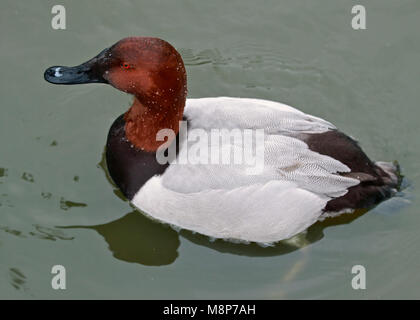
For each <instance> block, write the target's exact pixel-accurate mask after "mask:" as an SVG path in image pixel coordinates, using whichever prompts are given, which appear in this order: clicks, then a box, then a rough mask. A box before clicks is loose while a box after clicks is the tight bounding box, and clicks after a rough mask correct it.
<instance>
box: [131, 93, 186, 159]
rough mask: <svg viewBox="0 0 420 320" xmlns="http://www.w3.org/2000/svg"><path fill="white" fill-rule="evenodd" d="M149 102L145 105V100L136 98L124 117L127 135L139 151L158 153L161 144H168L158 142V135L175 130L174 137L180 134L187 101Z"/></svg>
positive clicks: (153, 100)
mask: <svg viewBox="0 0 420 320" xmlns="http://www.w3.org/2000/svg"><path fill="white" fill-rule="evenodd" d="M147 100H148V101H147V102H148V103H145V102H143V101H144V99H140V98H138V97H136V96H135V97H134V102H133V105H132V106H131V108H130V109H129V110H128V111H127V112H126V113H125V115H124V120H125V134H126V137H127V139H128V140H129V141H130V142H131V143H132V144H133V145H134V146H136V147H137V148H138V149H140V150H143V151H147V152H156V150H157V149H158V148H159V146H160V145H161V144H163V143H166V142H167V140H166V141H157V139H156V135H157V133H158V132H159V131H160V130H162V129H169V130H173V132H174V133H175V135H174V137H175V136H176V135H177V134H178V131H179V122H180V121H181V120H182V117H183V112H184V106H185V100H186V99H185V97H183V98H181V99H179V98H178V99H177V98H175V99H166V100H163V101H162V100H160V99H147ZM168 139H169V137H168Z"/></svg>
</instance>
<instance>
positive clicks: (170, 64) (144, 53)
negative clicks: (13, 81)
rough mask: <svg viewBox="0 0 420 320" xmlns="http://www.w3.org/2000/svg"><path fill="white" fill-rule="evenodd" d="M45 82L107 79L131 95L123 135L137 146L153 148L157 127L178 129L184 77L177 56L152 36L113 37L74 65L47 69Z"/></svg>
mask: <svg viewBox="0 0 420 320" xmlns="http://www.w3.org/2000/svg"><path fill="white" fill-rule="evenodd" d="M44 77H45V79H46V80H47V81H49V82H51V83H55V84H78V83H91V82H100V83H109V84H111V85H112V86H113V87H115V88H117V89H119V90H121V91H124V92H127V93H130V94H133V95H134V96H135V98H134V102H133V105H132V106H131V108H130V109H129V110H128V111H127V113H126V114H125V117H124V119H125V121H126V127H125V129H126V136H127V138H128V139H129V140H130V141H131V142H132V143H133V144H134V145H135V146H137V147H138V148H141V149H143V150H146V151H156V149H157V148H158V147H159V145H160V144H162V143H163V142H162V141H156V134H157V132H158V131H159V130H161V129H172V130H174V131H175V133H177V132H178V130H179V121H180V120H182V114H183V110H184V106H185V100H186V96H187V79H186V72H185V67H184V63H183V61H182V58H181V56H180V54H179V53H178V52H177V51H176V50H175V48H174V47H172V46H171V45H170V44H169V43H168V42H166V41H164V40H161V39H157V38H146V37H132V38H125V39H122V40H120V41H118V42H117V43H116V44H114V45H113V46H112V47H110V48H108V49H105V50H103V51H102V52H101V53H100V54H99V55H98V56H96V57H95V58H93V59H91V60H89V61H87V62H85V63H83V64H81V65H80V66H77V67H70V68H69V67H51V68H48V69H47V70H46V71H45V74H44Z"/></svg>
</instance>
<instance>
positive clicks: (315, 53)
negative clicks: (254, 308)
mask: <svg viewBox="0 0 420 320" xmlns="http://www.w3.org/2000/svg"><path fill="white" fill-rule="evenodd" d="M359 3H360V4H364V5H365V6H366V10H367V29H366V30H359V31H355V30H353V29H352V28H351V19H352V15H351V7H352V5H353V4H354V3H353V2H351V1H344V0H340V1H337V0H323V1H321V0H318V1H291V0H290V1H285V0H283V1H279V0H272V1H250V0H240V1H239V0H235V1H221V0H216V1H213V0H212V1H192V0H177V1H169V0H168V1H156V0H154V1H134V0H133V1H128V0H125V1H105V0H104V1H99V0H98V1H89V2H87V3H86V2H82V1H80V2H76V1H64V0H63V1H60V2H59V4H63V5H64V6H65V7H66V12H67V21H66V22H67V29H66V30H53V29H52V28H51V18H52V14H51V7H52V6H53V5H54V4H57V3H56V1H11V0H10V1H9V0H2V2H1V4H0V35H1V51H0V67H1V76H0V81H1V82H0V99H1V100H0V101H1V103H0V114H1V116H0V298H24V299H32V298H49V299H60V298H66V299H67V298H268V299H277V298H305V299H307V298H329V299H335V298H351V299H353V298H354V299H365V298H373V299H377V298H420V288H419V282H420V281H419V280H420V276H419V272H418V270H419V264H420V251H419V249H418V246H419V245H418V244H419V242H420V233H419V229H420V212H419V211H420V210H419V205H420V203H419V199H418V197H416V196H417V186H418V184H419V183H420V176H419V169H420V165H419V161H418V159H419V158H420V143H419V141H420V139H419V125H418V121H419V117H420V81H419V79H420V63H419V60H420V59H419V58H420V41H419V38H420V37H419V29H420V19H419V15H420V3H419V2H418V1H416V0H411V1H409V0H401V1H395V0H386V1H385V0H369V1H366V0H361V1H360V2H359ZM130 35H147V36H156V37H161V38H163V39H166V40H168V41H169V42H171V43H172V44H173V45H174V46H175V47H176V48H177V49H178V50H179V51H180V52H181V54H182V56H183V57H184V60H185V63H186V66H187V72H188V77H189V78H188V80H189V83H188V86H189V96H190V97H207V96H223V95H225V96H240V97H256V98H264V99H270V100H276V101H281V102H284V103H287V104H290V105H292V106H295V107H297V108H299V109H301V110H303V111H305V112H308V113H311V114H314V115H316V116H320V117H323V118H325V119H327V120H329V121H331V122H333V123H334V124H335V125H336V126H337V127H339V128H340V129H341V130H343V131H344V132H346V133H348V134H349V135H352V136H353V137H355V138H357V139H358V140H359V141H360V142H361V145H362V147H363V148H364V150H365V151H366V152H367V153H368V155H369V156H370V157H371V158H373V159H375V160H383V161H391V160H395V159H398V161H399V162H400V164H401V167H402V170H403V173H404V175H405V177H406V178H405V181H404V187H405V189H404V190H403V191H402V192H400V193H399V194H398V197H396V198H393V199H391V200H389V201H386V202H384V203H382V204H381V205H379V206H378V207H376V208H375V209H373V210H371V211H369V212H368V213H366V214H364V215H361V216H360V217H358V218H357V219H353V220H352V221H350V220H351V219H347V220H346V221H339V222H340V224H338V225H334V226H329V225H328V224H317V225H315V226H313V227H312V228H311V229H310V231H309V232H308V234H307V235H306V236H305V235H302V236H300V237H297V238H296V239H294V241H293V242H292V243H290V242H289V243H282V244H279V245H278V246H276V247H274V248H261V247H258V246H256V245H251V246H246V245H235V244H229V243H225V242H223V241H216V242H210V241H209V240H208V239H207V238H206V237H202V236H199V235H194V234H192V233H190V232H185V231H182V232H181V233H178V232H176V231H174V230H172V229H171V228H169V227H167V226H165V225H161V224H158V223H155V222H152V221H150V220H149V219H147V218H145V217H144V216H142V215H141V214H140V213H139V212H136V211H135V210H134V209H133V208H132V207H131V206H130V205H129V203H128V202H126V201H124V199H122V198H121V197H119V194H118V192H116V191H115V190H114V187H113V186H112V184H111V183H110V182H109V181H108V179H107V177H106V174H105V172H104V170H103V166H102V164H103V161H102V153H103V150H104V144H105V139H106V135H107V132H108V129H109V127H110V125H111V123H112V122H113V120H114V119H115V118H116V117H117V116H119V115H120V114H121V113H123V112H124V111H125V110H126V109H127V107H128V106H129V104H130V97H129V96H127V95H125V94H123V93H121V92H118V91H117V90H115V89H113V88H111V87H110V86H105V85H84V86H53V85H51V84H48V83H47V82H45V81H44V80H43V71H44V70H45V68H46V67H49V66H51V65H60V64H62V65H76V64H79V63H81V62H84V61H86V60H87V59H88V58H91V57H93V56H94V55H96V54H97V53H99V52H100V51H101V50H102V49H103V48H105V47H108V46H110V45H111V44H113V43H114V42H116V41H117V40H119V39H121V38H123V37H126V36H130ZM344 222H347V223H344ZM356 264H362V265H363V266H365V268H366V279H367V288H366V290H353V289H352V287H351V279H352V277H353V275H352V274H351V268H352V266H353V265H356ZM53 265H63V266H65V268H66V271H67V289H66V290H53V289H52V287H51V279H52V277H53V275H52V274H51V268H52V266H53Z"/></svg>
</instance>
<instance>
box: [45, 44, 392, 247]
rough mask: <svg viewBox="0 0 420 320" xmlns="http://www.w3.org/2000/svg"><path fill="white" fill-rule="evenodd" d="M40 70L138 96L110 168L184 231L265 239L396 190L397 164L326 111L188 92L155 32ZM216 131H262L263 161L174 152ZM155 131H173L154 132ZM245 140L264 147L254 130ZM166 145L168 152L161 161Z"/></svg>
mask: <svg viewBox="0 0 420 320" xmlns="http://www.w3.org/2000/svg"><path fill="white" fill-rule="evenodd" d="M44 78H45V80H46V81H48V82H50V83H53V84H82V83H106V84H110V85H112V86H113V87H115V88H116V89H118V90H121V91H124V92H127V93H129V94H132V95H133V96H134V102H133V104H132V106H131V107H130V108H129V110H128V111H127V112H126V113H125V114H123V115H121V116H119V117H118V118H117V119H116V120H115V122H114V123H113V124H112V126H111V128H110V131H109V134H108V138H107V143H106V162H107V167H108V171H109V174H110V176H111V177H112V179H113V181H114V182H115V184H116V185H117V186H118V188H119V189H120V190H121V191H122V193H123V194H124V195H125V196H126V197H127V198H128V199H129V200H130V201H131V203H132V204H134V205H135V206H136V207H137V208H139V209H140V210H141V211H142V212H144V213H145V214H146V215H148V216H150V217H152V218H154V219H157V220H159V221H161V222H164V223H168V224H171V225H173V226H176V227H179V228H183V229H188V230H192V231H194V232H198V233H201V234H204V235H207V236H209V237H212V238H222V239H229V240H239V241H246V242H249V241H253V242H258V243H265V244H271V243H274V242H277V241H279V240H283V239H287V238H290V237H292V236H294V235H296V234H298V233H300V232H302V231H304V230H305V229H307V228H308V227H309V226H310V225H312V224H313V223H315V222H316V221H318V220H322V219H324V218H326V217H330V216H336V215H339V214H342V213H345V212H346V213H347V212H352V211H354V210H355V209H360V208H369V207H371V206H373V205H375V204H377V203H379V202H380V201H382V200H384V199H387V198H389V197H391V196H392V195H393V194H394V193H395V191H396V188H397V187H398V183H399V181H398V180H399V179H398V168H397V166H396V165H393V164H391V163H386V162H373V161H371V160H370V159H369V158H368V157H367V155H366V154H365V153H364V152H363V151H362V149H361V148H360V147H359V145H358V143H357V142H356V141H355V140H354V139H352V138H350V137H349V136H347V135H345V134H344V133H342V132H340V131H339V130H338V129H337V128H336V127H335V126H334V125H332V124H331V123H330V122H328V121H326V120H323V119H321V118H318V117H315V116H311V115H308V114H305V113H303V112H301V111H299V110H297V109H295V108H292V107H290V106H287V105H285V104H282V103H279V102H274V101H267V100H261V99H248V98H232V97H216V98H200V99H187V77H186V70H185V67H184V63H183V60H182V58H181V55H180V54H179V53H178V52H177V51H176V49H175V48H174V47H173V46H172V45H170V44H169V43H168V42H166V41H164V40H161V39H158V38H151V37H130V38H125V39H122V40H120V41H118V42H117V43H115V44H114V45H113V46H111V47H109V48H107V49H105V50H103V51H102V52H100V53H99V54H98V55H97V56H96V57H94V58H93V59H91V60H89V61H87V62H85V63H83V64H81V65H79V66H75V67H64V66H53V67H50V68H48V69H47V70H46V71H45V73H44ZM182 123H186V124H187V129H188V132H187V133H186V134H181V127H182ZM214 129H221V130H222V131H223V129H228V131H229V130H233V129H239V130H247V129H249V130H260V131H261V130H262V131H263V133H264V135H263V139H262V140H261V141H262V142H263V144H262V151H263V167H262V169H261V170H259V171H258V172H257V173H255V172H254V173H252V172H251V173H250V172H249V170H248V169H249V166H247V165H246V164H243V163H231V162H230V163H227V164H226V163H191V162H188V161H186V162H185V161H184V162H182V161H179V160H180V159H181V158H182V157H184V158H187V159H189V158H188V155H187V154H188V152H189V151H191V149H192V148H193V147H194V146H193V145H191V143H190V140H191V139H190V136H189V135H190V134H189V132H197V130H198V132H201V133H205V134H208V136H210V135H211V132H212V130H214ZM162 130H169V132H173V135H172V136H171V135H170V134H169V135H167V136H165V137H163V138H162V137H159V134H160V132H162ZM194 130H195V131H194ZM222 138H223V137H222ZM217 141H218V143H220V140H219V139H218V140H217ZM251 142H252V143H251V146H254V147H255V149H257V148H260V149H261V144H260V146H259V147H258V145H257V144H256V142H257V139H256V134H255V135H253V137H252V139H251ZM213 144H214V143H213V142H209V145H213ZM172 145H176V151H175V152H174V153H173V154H174V156H173V157H172V158H171V159H169V160H168V161H167V162H166V163H165V162H162V161H159V159H158V154H160V155H168V154H169V150H170V147H171V146H172ZM162 146H165V147H166V148H162ZM235 148H236V149H238V148H239V149H241V148H242V149H244V148H245V146H243V145H239V146H238V144H236V143H235V141H234V142H232V141H231V140H230V139H224V140H223V139H222V142H221V146H220V150H222V153H223V152H230V151H229V150H232V149H235ZM162 150H164V152H163V153H159V151H162ZM226 150H228V151H226ZM260 151H261V150H260ZM165 152H166V153H165ZM177 160H178V162H177Z"/></svg>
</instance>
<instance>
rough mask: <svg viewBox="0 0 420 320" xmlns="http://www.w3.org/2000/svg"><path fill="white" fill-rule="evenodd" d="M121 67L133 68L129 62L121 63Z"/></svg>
mask: <svg viewBox="0 0 420 320" xmlns="http://www.w3.org/2000/svg"><path fill="white" fill-rule="evenodd" d="M121 67H122V68H124V69H130V68H131V66H130V64H129V63H127V62H124V63H121Z"/></svg>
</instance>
